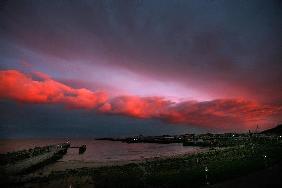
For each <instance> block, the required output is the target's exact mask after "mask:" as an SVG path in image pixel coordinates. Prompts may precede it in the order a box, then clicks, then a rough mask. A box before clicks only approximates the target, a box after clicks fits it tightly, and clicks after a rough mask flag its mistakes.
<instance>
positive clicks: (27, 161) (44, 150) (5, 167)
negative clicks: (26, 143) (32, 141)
mask: <svg viewBox="0 0 282 188" xmlns="http://www.w3.org/2000/svg"><path fill="white" fill-rule="evenodd" d="M69 147H70V144H69V143H62V144H57V145H50V146H44V147H36V148H33V149H29V150H22V151H18V152H12V153H7V154H2V155H1V156H0V158H1V161H2V162H1V165H0V170H1V171H2V172H4V173H5V174H22V173H28V172H31V171H33V170H35V169H37V168H40V167H42V166H44V165H47V164H49V163H52V162H55V161H57V160H58V159H60V158H62V157H63V155H65V154H66V153H67V150H68V148H69Z"/></svg>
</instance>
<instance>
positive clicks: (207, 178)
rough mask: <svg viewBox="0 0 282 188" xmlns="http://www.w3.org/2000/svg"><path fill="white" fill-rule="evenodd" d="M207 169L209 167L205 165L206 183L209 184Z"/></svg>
mask: <svg viewBox="0 0 282 188" xmlns="http://www.w3.org/2000/svg"><path fill="white" fill-rule="evenodd" d="M208 171H209V169H208V167H207V166H206V167H205V173H206V184H207V185H209V184H210V183H209V181H208Z"/></svg>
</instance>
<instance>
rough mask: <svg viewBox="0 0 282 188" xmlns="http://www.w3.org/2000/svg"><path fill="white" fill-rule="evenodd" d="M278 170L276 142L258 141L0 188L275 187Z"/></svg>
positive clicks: (5, 180)
mask: <svg viewBox="0 0 282 188" xmlns="http://www.w3.org/2000/svg"><path fill="white" fill-rule="evenodd" d="M281 164H282V144H281V140H279V139H277V140H260V139H258V140H252V141H250V142H249V143H244V144H239V145H237V146H232V147H227V148H221V149H211V150H209V151H208V152H204V153H197V154H193V155H187V156H182V157H176V158H169V159H156V160H150V161H144V162H141V163H132V164H127V165H123V166H108V167H99V168H98V167H97V168H80V169H72V170H66V171H61V172H58V171H57V172H53V173H51V174H49V175H48V176H38V175H30V174H17V175H13V176H8V175H6V176H2V177H1V184H2V185H1V187H130V188H131V187H205V186H212V187H269V186H272V187H281V185H282V179H281V180H280V177H282V176H281V175H282V174H281V169H282V167H281V166H282V165H281ZM259 177H261V178H259ZM261 181H262V182H261Z"/></svg>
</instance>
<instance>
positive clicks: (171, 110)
mask: <svg viewBox="0 0 282 188" xmlns="http://www.w3.org/2000/svg"><path fill="white" fill-rule="evenodd" d="M1 98H2V99H10V100H15V101H19V102H24V103H44V104H45V103H50V104H52V103H55V104H64V105H66V106H67V107H71V108H84V109H94V110H96V111H99V112H101V113H106V114H119V115H126V116H131V117H136V118H158V119H161V120H164V121H168V122H171V123H179V124H189V125H198V126H203V127H218V128H231V127H233V128H234V127H236V128H239V129H240V128H249V126H253V125H256V124H257V123H262V124H267V123H268V124H269V123H270V122H274V121H277V120H281V119H279V118H280V117H281V115H282V107H281V106H275V105H265V104H259V103H257V102H253V101H248V100H244V99H219V100H212V101H204V102H197V101H185V102H180V103H173V102H171V101H169V100H166V99H165V98H162V97H138V96H120V97H115V98H112V99H109V98H108V95H107V94H106V93H104V92H92V91H90V90H88V89H84V88H82V89H74V88H72V87H70V86H67V85H65V84H62V83H60V82H58V81H55V80H52V79H51V78H50V77H49V76H48V75H46V74H44V73H41V72H35V73H33V74H24V73H21V72H19V71H17V70H6V71H0V99H1Z"/></svg>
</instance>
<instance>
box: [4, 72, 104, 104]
mask: <svg viewBox="0 0 282 188" xmlns="http://www.w3.org/2000/svg"><path fill="white" fill-rule="evenodd" d="M32 76H37V77H38V78H39V79H40V81H37V80H33V79H32ZM0 98H5V99H12V100H16V101H19V102H26V103H61V104H65V105H67V106H68V107H72V108H95V107H96V106H98V105H100V104H102V103H104V102H106V100H107V95H106V94H105V93H103V92H92V91H90V90H87V89H74V88H71V87H69V86H66V85H64V84H62V83H60V82H57V81H54V80H52V79H51V78H49V77H48V75H45V74H43V73H38V72H37V73H36V74H33V75H26V74H23V73H21V72H19V71H16V70H7V71H0Z"/></svg>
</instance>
